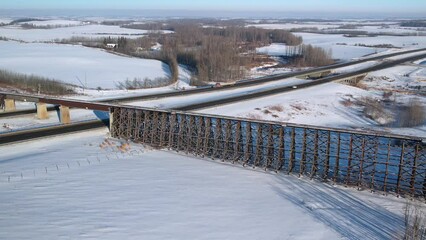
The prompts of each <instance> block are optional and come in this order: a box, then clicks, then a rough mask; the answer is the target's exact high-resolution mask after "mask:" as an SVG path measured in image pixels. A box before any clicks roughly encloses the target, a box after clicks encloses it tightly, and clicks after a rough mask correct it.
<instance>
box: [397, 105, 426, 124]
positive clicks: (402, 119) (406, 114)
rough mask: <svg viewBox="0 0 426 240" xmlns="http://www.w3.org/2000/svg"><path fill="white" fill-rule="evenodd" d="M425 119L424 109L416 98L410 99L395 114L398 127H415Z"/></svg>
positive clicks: (425, 112)
mask: <svg viewBox="0 0 426 240" xmlns="http://www.w3.org/2000/svg"><path fill="white" fill-rule="evenodd" d="M425 120H426V111H425V108H424V106H423V104H422V103H421V102H420V101H419V100H418V99H412V100H410V102H409V103H408V105H407V106H405V107H403V108H402V110H401V111H400V113H399V114H397V119H396V124H397V125H398V126H399V127H415V126H419V125H422V124H423V123H424V122H425Z"/></svg>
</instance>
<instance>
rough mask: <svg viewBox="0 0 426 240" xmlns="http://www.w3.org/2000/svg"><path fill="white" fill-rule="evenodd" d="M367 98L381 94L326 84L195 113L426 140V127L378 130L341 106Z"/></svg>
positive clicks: (341, 85) (355, 111)
mask: <svg viewBox="0 0 426 240" xmlns="http://www.w3.org/2000/svg"><path fill="white" fill-rule="evenodd" d="M367 77H368V76H367ZM376 94H377V95H376ZM368 96H370V97H381V92H379V93H374V92H369V91H366V90H363V89H360V88H356V87H351V86H347V85H343V84H339V83H327V84H322V85H318V86H315V87H310V88H304V89H300V90H295V91H292V92H287V93H281V94H276V95H272V96H267V97H262V98H256V99H252V100H248V101H243V102H238V103H233V104H227V105H222V106H216V107H212V108H208V109H201V110H197V112H199V113H207V114H217V115H223V116H234V117H243V118H250V119H259V120H271V121H279V122H289V123H296V124H305V125H311V126H324V127H332V128H341V129H359V130H363V129H364V130H375V131H386V132H392V133H396V134H403V135H411V136H416V137H426V125H422V126H418V127H412V128H386V127H381V126H378V125H377V123H375V122H374V121H373V120H371V119H368V118H366V117H364V116H363V115H362V114H361V113H360V112H359V111H358V110H357V109H355V108H351V107H346V106H345V105H344V104H343V101H344V100H346V99H351V100H352V101H353V99H360V98H362V97H368ZM425 100H426V99H425ZM425 102H426V101H425Z"/></svg>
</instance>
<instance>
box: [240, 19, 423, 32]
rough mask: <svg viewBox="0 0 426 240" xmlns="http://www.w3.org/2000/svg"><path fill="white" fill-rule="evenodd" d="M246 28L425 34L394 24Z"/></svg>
mask: <svg viewBox="0 0 426 240" xmlns="http://www.w3.org/2000/svg"><path fill="white" fill-rule="evenodd" d="M345 25H348V26H352V27H355V28H354V29H345V28H342V27H343V26H345ZM247 26H248V27H257V28H264V29H284V30H291V29H302V28H304V29H315V30H323V31H332V32H336V31H364V32H367V33H387V34H389V33H391V34H407V33H410V34H416V33H421V34H424V33H426V28H414V27H401V26H399V24H397V23H395V22H360V21H348V22H322V23H315V22H300V23H297V22H295V23H266V24H249V25H247Z"/></svg>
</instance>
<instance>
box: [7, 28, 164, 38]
mask: <svg viewBox="0 0 426 240" xmlns="http://www.w3.org/2000/svg"><path fill="white" fill-rule="evenodd" d="M164 32H167V31H164ZM146 33H147V31H146V30H138V29H127V28H121V27H119V26H106V25H95V24H90V25H82V26H73V27H66V28H52V29H22V28H20V27H17V26H4V27H0V36H2V37H7V38H9V39H14V40H21V41H25V42H51V41H54V40H62V39H69V38H71V37H87V38H104V37H109V36H110V37H114V38H116V37H127V38H137V37H141V36H143V35H144V34H146Z"/></svg>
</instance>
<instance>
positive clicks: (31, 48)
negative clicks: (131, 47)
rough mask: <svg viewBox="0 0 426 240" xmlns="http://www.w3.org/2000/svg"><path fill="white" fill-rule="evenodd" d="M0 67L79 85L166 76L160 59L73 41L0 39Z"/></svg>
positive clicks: (167, 72) (108, 85)
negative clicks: (73, 42) (126, 53)
mask: <svg viewBox="0 0 426 240" xmlns="http://www.w3.org/2000/svg"><path fill="white" fill-rule="evenodd" d="M0 52H1V53H2V54H1V55H0V68H1V69H3V70H8V71H13V72H18V73H23V74H29V75H31V74H34V75H38V76H43V77H48V78H52V79H57V80H61V81H63V82H65V83H69V84H73V85H76V86H80V87H82V88H98V87H100V88H102V89H114V88H117V84H118V83H120V82H123V81H125V80H126V79H129V80H133V79H135V78H136V79H140V80H143V79H145V78H150V79H152V80H154V79H155V78H169V76H170V69H169V66H168V65H167V64H165V63H162V62H161V61H157V60H148V59H140V58H130V57H123V56H118V55H115V54H111V53H107V52H105V51H103V50H100V49H93V48H87V47H82V46H73V45H59V44H44V43H31V44H30V43H27V44H25V43H18V42H11V41H0Z"/></svg>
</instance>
